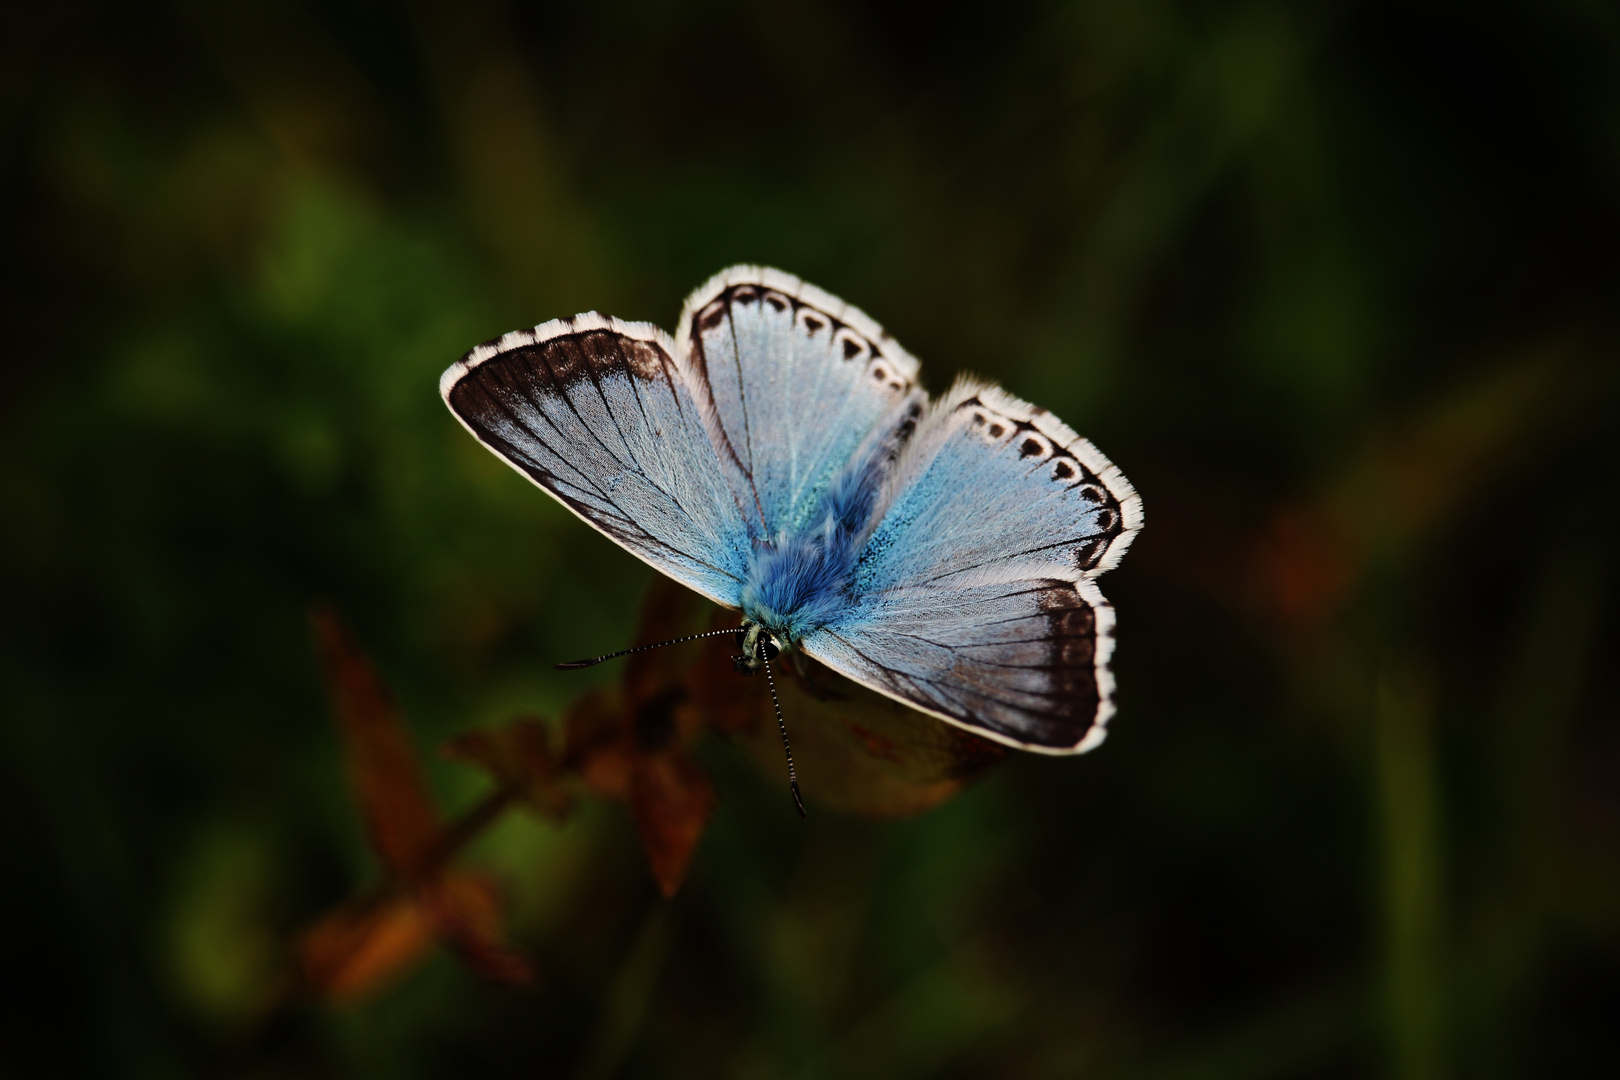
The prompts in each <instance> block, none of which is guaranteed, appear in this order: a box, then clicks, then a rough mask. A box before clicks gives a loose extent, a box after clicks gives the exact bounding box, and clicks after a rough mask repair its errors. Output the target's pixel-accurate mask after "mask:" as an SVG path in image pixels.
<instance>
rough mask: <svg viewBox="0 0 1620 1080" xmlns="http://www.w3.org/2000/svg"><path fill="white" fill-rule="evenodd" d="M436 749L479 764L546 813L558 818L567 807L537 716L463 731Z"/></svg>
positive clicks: (568, 797) (567, 794) (569, 796)
mask: <svg viewBox="0 0 1620 1080" xmlns="http://www.w3.org/2000/svg"><path fill="white" fill-rule="evenodd" d="M441 752H442V753H443V754H444V756H445V757H448V758H450V759H451V760H454V761H465V762H467V763H469V764H472V765H477V766H479V767H480V768H482V769H484V770H485V771H486V772H488V773H489V774H490V775H491V776H493V777H494V778H495V782H496V783H497V784H499V785H500V786H501V787H502V788H503V789H506V790H508V791H511V792H514V793H515V794H516V795H517V796H518V797H519V798H521V799H523V800H524V802H526V803H527V804H528V805H529V807H530V808H531V809H534V810H537V811H539V812H540V813H542V814H544V815H545V816H546V817H549V818H552V819H554V820H559V821H560V820H561V819H563V818H564V817H566V816H567V815H568V812H569V811H570V810H571V809H572V808H573V804H574V796H573V792H572V791H570V790H569V788H568V784H567V778H566V777H565V776H564V774H563V771H562V765H561V762H559V761H558V759H557V756H556V755H555V754H553V753H552V751H551V732H550V731H549V730H548V729H547V728H546V725H545V724H544V723H543V722H542V721H540V720H539V719H536V718H534V717H524V718H521V719H518V720H514V721H513V722H511V723H510V724H506V725H505V726H503V727H498V728H488V729H481V730H478V731H469V732H466V733H465V734H463V735H459V736H457V737H456V738H454V739H452V740H450V742H448V743H446V744H445V745H444V748H443V750H442V751H441Z"/></svg>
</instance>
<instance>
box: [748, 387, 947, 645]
mask: <svg viewBox="0 0 1620 1080" xmlns="http://www.w3.org/2000/svg"><path fill="white" fill-rule="evenodd" d="M909 420H910V421H911V422H914V421H915V416H914V414H912V415H910V416H909ZM909 434H910V427H909V424H908V425H907V426H906V428H905V430H904V431H903V432H902V431H895V432H892V433H891V434H890V437H889V438H888V439H885V440H882V441H880V442H879V443H878V445H876V446H874V447H873V448H872V449H871V450H870V451H869V452H868V453H867V454H866V455H864V456H862V457H860V458H858V459H857V460H856V461H854V462H852V463H851V464H850V465H849V467H847V468H846V469H844V471H843V472H842V473H841V474H839V476H838V478H837V479H836V480H835V481H834V482H833V483H832V484H831V485H830V486H829V487H828V489H827V491H826V492H825V493H824V494H823V495H822V498H821V502H820V504H819V506H818V512H816V513H813V514H811V515H810V516H809V522H810V524H809V526H808V527H806V528H802V529H799V530H785V529H784V530H783V531H782V532H781V533H779V534H778V535H777V536H776V538H775V539H774V541H766V540H760V541H756V542H755V544H754V553H753V556H752V558H750V559H749V563H748V577H747V579H746V581H745V582H744V584H743V589H742V597H741V600H742V612H743V617H744V618H746V619H748V620H749V621H750V622H755V623H758V624H759V625H761V626H763V627H764V628H765V629H766V630H768V631H769V632H770V633H771V635H772V636H774V637H775V638H776V639H777V641H778V642H779V643H780V645H781V647H782V648H784V649H791V648H793V647H795V646H796V645H798V643H799V642H800V641H801V640H802V639H803V638H804V637H805V636H806V635H808V634H811V633H813V632H815V631H816V630H819V629H820V628H821V627H823V626H825V625H826V624H827V623H828V622H829V621H831V619H832V617H833V616H834V615H836V614H837V613H839V612H840V611H843V610H845V609H846V608H847V607H848V604H849V600H848V596H847V592H848V589H849V587H850V584H851V582H852V580H853V579H854V575H855V564H856V561H857V560H858V558H859V557H860V547H859V545H860V542H861V541H862V539H864V537H865V534H866V526H867V524H868V522H869V519H870V518H871V516H872V511H873V509H874V504H875V503H876V501H877V492H878V490H879V488H880V487H881V484H880V483H878V480H879V479H880V478H881V475H882V473H883V471H884V470H885V469H886V468H887V467H888V465H889V463H890V462H891V461H892V460H893V459H894V455H895V453H896V450H897V448H898V444H899V443H901V442H903V441H904V439H905V437H906V436H908V435H909ZM896 436H898V438H896Z"/></svg>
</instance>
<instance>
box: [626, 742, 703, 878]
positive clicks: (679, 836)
mask: <svg viewBox="0 0 1620 1080" xmlns="http://www.w3.org/2000/svg"><path fill="white" fill-rule="evenodd" d="M630 810H631V813H632V814H633V815H634V816H635V819H636V831H637V832H639V833H640V834H641V846H642V847H643V848H644V849H645V850H646V852H647V861H648V862H649V863H651V864H652V872H653V877H654V878H655V879H656V880H657V882H658V888H659V889H660V890H661V891H662V892H663V894H664V895H665V896H673V895H675V890H677V889H679V888H680V887H681V881H682V880H684V879H685V877H686V870H687V867H689V866H690V865H691V863H692V853H693V852H694V851H696V850H697V842H698V840H699V838H701V837H702V836H703V826H704V825H705V824H706V823H707V822H708V820H709V814H710V813H711V812H712V811H713V810H714V788H713V787H711V786H710V784H709V778H708V776H706V775H705V774H704V772H703V770H702V769H700V768H699V767H698V765H697V763H696V762H694V761H692V759H691V758H689V757H687V756H686V755H685V754H683V753H666V754H646V755H642V756H641V757H640V758H638V759H637V761H636V763H635V768H634V773H633V776H632V779H631V787H630Z"/></svg>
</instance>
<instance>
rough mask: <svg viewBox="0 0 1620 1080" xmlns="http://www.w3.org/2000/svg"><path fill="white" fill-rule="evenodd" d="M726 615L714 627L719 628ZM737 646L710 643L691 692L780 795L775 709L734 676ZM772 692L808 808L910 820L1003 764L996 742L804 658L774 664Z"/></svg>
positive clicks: (782, 778)
mask: <svg viewBox="0 0 1620 1080" xmlns="http://www.w3.org/2000/svg"><path fill="white" fill-rule="evenodd" d="M728 617H734V616H729V615H728V613H723V612H722V613H718V614H717V615H716V616H715V622H716V623H719V624H721V625H724V620H726V619H727V618H728ZM735 651H736V646H735V645H734V644H733V643H732V642H731V641H730V639H728V638H724V637H719V638H712V639H709V642H708V647H707V649H706V650H705V655H704V657H703V658H702V659H701V660H700V661H699V662H698V663H697V664H695V665H694V666H693V667H692V669H691V671H690V673H689V675H688V680H689V682H688V685H689V686H691V689H692V698H693V700H694V702H695V703H696V704H697V705H698V707H699V708H700V709H702V710H703V711H704V713H705V714H706V715H707V716H708V717H709V718H710V720H711V722H713V723H714V725H715V726H716V727H717V728H720V729H721V730H723V731H726V732H727V733H728V734H730V735H731V736H732V737H733V738H735V739H736V740H737V741H738V742H740V743H742V744H743V745H744V746H745V747H746V748H747V749H748V750H749V752H750V755H751V756H752V757H753V758H754V759H755V761H756V762H757V763H758V764H759V765H760V767H761V768H762V769H763V770H764V771H765V773H766V775H767V776H769V777H770V778H771V779H772V780H774V781H776V782H778V783H781V784H782V785H783V786H784V787H785V786H786V782H787V763H786V761H785V760H784V758H783V755H782V740H781V736H780V734H779V733H778V731H777V728H776V715H775V710H774V709H773V708H772V707H771V699H770V694H769V692H768V690H767V687H766V685H765V680H764V678H763V677H761V676H754V677H752V678H749V677H744V676H741V675H738V674H737V673H736V672H735V671H734V670H732V668H731V659H730V657H731V654H732V653H733V652H735ZM773 670H774V671H775V672H776V687H777V692H778V694H779V696H780V697H781V702H782V715H783V718H784V720H785V721H786V723H787V729H788V737H789V738H790V739H791V740H792V742H793V760H794V763H795V764H796V765H797V766H798V772H799V786H800V788H801V789H802V790H803V791H804V795H805V797H806V798H807V799H809V800H811V801H812V802H815V803H818V804H820V805H822V806H826V807H831V808H833V809H837V810H842V811H845V812H847V813H853V814H860V815H862V816H865V817H875V818H895V817H907V816H910V815H912V814H919V813H922V812H923V811H925V810H929V809H932V808H933V807H935V806H938V805H939V804H940V803H942V802H944V801H945V800H946V799H948V798H950V797H951V796H952V795H954V794H956V792H958V791H960V790H961V788H962V786H963V785H964V784H965V783H966V782H967V781H968V780H969V779H970V778H972V777H974V776H977V775H978V774H979V773H981V772H983V771H984V770H986V769H988V768H990V767H991V766H993V765H995V764H996V763H997V762H999V761H1001V760H1002V759H1003V758H1005V757H1006V756H1007V750H1006V749H1005V748H1004V747H1002V746H1001V745H1000V744H999V743H994V742H991V741H990V740H989V739H984V738H980V737H979V736H977V735H974V734H973V733H972V732H969V731H965V730H963V729H962V728H959V727H955V726H954V725H951V724H947V723H945V722H944V721H943V720H939V719H936V718H934V717H932V716H928V715H927V714H925V713H920V712H917V711H916V710H915V709H909V708H907V707H906V706H904V705H901V704H900V703H899V702H897V701H894V700H892V699H890V698H887V697H884V696H883V695H882V694H879V693H876V692H875V691H872V690H868V689H866V687H864V686H861V685H859V684H858V683H855V682H852V681H851V680H849V679H846V678H844V677H843V676H841V675H838V674H836V673H835V672H833V671H832V670H831V669H829V668H827V667H825V666H824V665H822V664H819V663H817V662H816V661H814V660H811V659H810V658H809V657H807V656H804V655H802V654H798V655H789V656H786V657H784V658H783V659H782V660H779V661H777V663H776V664H775V665H774V667H773Z"/></svg>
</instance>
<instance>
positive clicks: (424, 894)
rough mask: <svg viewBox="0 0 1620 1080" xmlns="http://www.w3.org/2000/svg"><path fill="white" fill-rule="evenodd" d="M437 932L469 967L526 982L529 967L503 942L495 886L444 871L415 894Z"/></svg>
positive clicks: (494, 976)
mask: <svg viewBox="0 0 1620 1080" xmlns="http://www.w3.org/2000/svg"><path fill="white" fill-rule="evenodd" d="M417 899H418V902H419V903H420V904H421V906H422V908H423V910H424V911H425V912H426V914H427V916H428V918H429V919H430V920H431V921H432V925H433V926H434V928H435V929H436V930H437V932H438V934H439V936H440V937H441V938H443V939H444V941H445V942H446V943H447V944H448V945H449V946H450V947H451V948H453V949H455V951H456V953H457V954H458V955H460V957H461V958H462V959H463V960H465V961H466V962H467V964H468V966H470V967H471V968H472V969H473V970H474V971H476V972H478V973H479V974H480V975H482V976H484V977H485V978H487V979H493V980H494V981H496V982H504V983H526V982H529V981H530V980H531V979H533V978H534V969H533V968H532V967H531V966H530V964H529V962H528V961H527V960H525V959H524V958H523V957H522V956H519V955H518V954H517V953H515V952H513V951H512V950H511V949H510V948H509V947H508V946H507V944H506V934H505V931H504V929H503V927H502V922H501V912H500V906H499V903H498V898H497V896H496V892H495V886H494V885H493V884H492V883H491V882H489V881H488V880H486V879H484V878H481V877H475V876H473V875H471V874H462V873H448V874H445V875H443V876H442V877H439V878H437V879H436V880H434V881H431V882H428V883H427V884H425V885H424V886H423V887H422V888H421V889H420V890H419V891H418V894H417Z"/></svg>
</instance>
